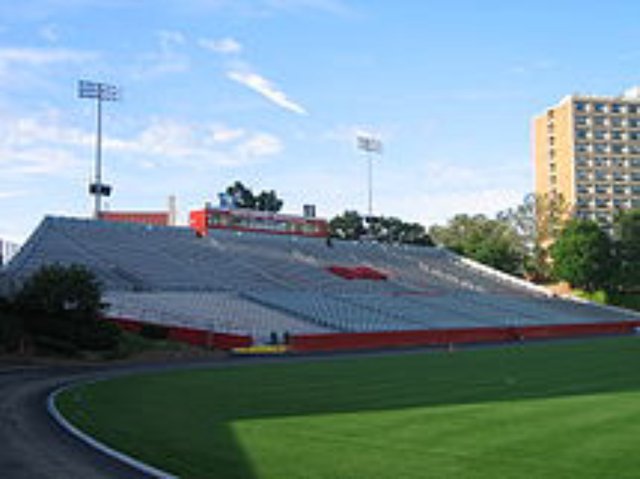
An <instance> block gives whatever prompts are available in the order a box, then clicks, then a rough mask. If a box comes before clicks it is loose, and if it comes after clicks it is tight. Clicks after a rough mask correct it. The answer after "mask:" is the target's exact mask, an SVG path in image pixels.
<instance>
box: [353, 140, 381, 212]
mask: <svg viewBox="0 0 640 479" xmlns="http://www.w3.org/2000/svg"><path fill="white" fill-rule="evenodd" d="M357 140H358V148H359V149H360V150H362V151H364V152H365V154H366V156H367V163H368V164H367V184H368V202H367V205H368V210H369V211H368V213H369V218H373V157H372V153H377V154H382V142H381V141H380V140H379V139H377V138H374V137H373V136H371V135H358V137H357Z"/></svg>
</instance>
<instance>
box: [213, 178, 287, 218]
mask: <svg viewBox="0 0 640 479" xmlns="http://www.w3.org/2000/svg"><path fill="white" fill-rule="evenodd" d="M225 191H226V193H227V194H228V195H229V196H231V197H232V198H233V201H234V203H235V205H236V206H237V207H238V208H248V209H252V210H259V211H271V212H273V213H277V212H278V211H280V210H281V209H282V206H283V204H284V202H283V201H282V200H281V199H280V198H278V195H277V194H276V192H275V191H274V190H269V191H261V192H260V194H258V195H255V194H254V193H253V191H252V190H251V188H249V187H247V186H245V185H244V184H243V183H242V182H241V181H236V182H234V183H233V184H232V185H231V186H228V187H227V189H226V190H225Z"/></svg>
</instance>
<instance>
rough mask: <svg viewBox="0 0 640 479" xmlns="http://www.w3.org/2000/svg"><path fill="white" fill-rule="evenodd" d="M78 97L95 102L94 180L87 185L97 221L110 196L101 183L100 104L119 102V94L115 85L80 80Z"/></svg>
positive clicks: (109, 191) (107, 186)
mask: <svg viewBox="0 0 640 479" xmlns="http://www.w3.org/2000/svg"><path fill="white" fill-rule="evenodd" d="M78 97H79V98H83V99H90V100H95V101H96V152H95V179H94V182H93V183H91V184H90V185H89V193H90V194H91V195H93V196H95V206H94V212H93V215H94V217H95V218H96V219H99V218H100V212H101V210H102V197H103V196H109V195H110V194H111V186H109V185H105V184H103V183H102V102H103V101H111V102H115V101H119V100H120V99H121V92H120V88H118V87H117V86H116V85H110V84H108V83H100V82H94V81H90V80H80V81H79V82H78Z"/></svg>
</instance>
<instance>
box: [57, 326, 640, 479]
mask: <svg viewBox="0 0 640 479" xmlns="http://www.w3.org/2000/svg"><path fill="white" fill-rule="evenodd" d="M639 365H640V340H639V339H638V338H624V339H607V340H599V341H593V342H588V343H567V344H545V345H536V346H532V347H528V348H506V349H483V350H475V351H460V352H456V353H455V354H447V353H438V354H420V355H419V354H415V355H414V354H411V355H398V356H391V357H380V358H352V359H344V360H332V361H320V362H310V363H289V364H272V365H262V366H243V367H237V368H229V369H217V370H201V371H191V372H178V373H171V374H162V375H147V376H142V377H131V378H122V379H117V380H113V381H109V382H106V383H98V384H93V385H89V386H84V387H81V388H80V389H78V390H76V391H74V392H70V393H68V394H66V395H65V396H63V397H62V398H61V407H62V409H63V411H64V412H65V413H66V414H67V415H68V416H69V417H70V418H71V419H72V420H73V421H75V422H77V423H79V424H80V425H81V426H82V427H83V428H85V429H86V430H88V431H89V432H92V433H95V434H97V435H98V436H99V437H100V438H102V439H103V440H105V441H106V442H108V443H112V444H115V445H117V446H118V447H121V448H123V449H125V450H128V451H131V452H134V453H135V455H137V456H139V457H141V458H143V459H145V460H147V461H149V462H151V463H153V464H155V465H158V466H161V467H164V468H166V469H168V470H170V471H173V472H176V473H179V475H180V476H181V477H184V478H194V479H195V478H197V479H203V478H233V477H245V478H283V477H289V478H297V477H299V478H303V477H304V478H329V477H340V478H370V477H377V478H378V477H379V478H386V477H389V478H392V477H393V478H395V477H403V478H413V477H415V478H424V477H436V478H441V477H445V478H446V477H465V478H492V477H504V478H509V477H514V478H515V477H530V478H537V477H540V478H543V477H544V478H548V477H554V478H563V477H567V478H572V477H577V478H585V479H586V478H601V477H616V478H625V477H629V478H631V477H637V471H638V470H640V456H639V455H638V454H637V451H636V450H635V449H636V444H637V438H638V437H640V368H639Z"/></svg>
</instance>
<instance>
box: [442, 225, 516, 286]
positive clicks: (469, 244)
mask: <svg viewBox="0 0 640 479" xmlns="http://www.w3.org/2000/svg"><path fill="white" fill-rule="evenodd" d="M429 234H430V235H431V237H432V238H433V240H434V241H435V242H436V243H438V244H441V245H443V246H446V247H447V248H449V249H450V250H452V251H455V252H456V253H458V254H461V255H463V256H468V257H469V258H472V259H474V260H476V261H479V262H481V263H484V264H486V265H488V266H491V267H493V268H496V269H499V270H502V271H505V272H507V273H512V274H518V273H521V272H522V263H523V258H524V254H525V253H524V250H523V247H522V242H521V241H520V238H519V237H518V234H517V233H516V231H515V230H514V229H513V228H512V227H511V226H510V225H509V224H507V223H506V222H504V221H500V220H494V219H490V218H487V217H486V216H485V215H475V216H469V215H466V214H459V215H456V216H454V217H453V218H452V219H451V220H449V221H448V223H447V224H446V225H445V226H438V225H436V226H433V227H431V229H430V230H429Z"/></svg>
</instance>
